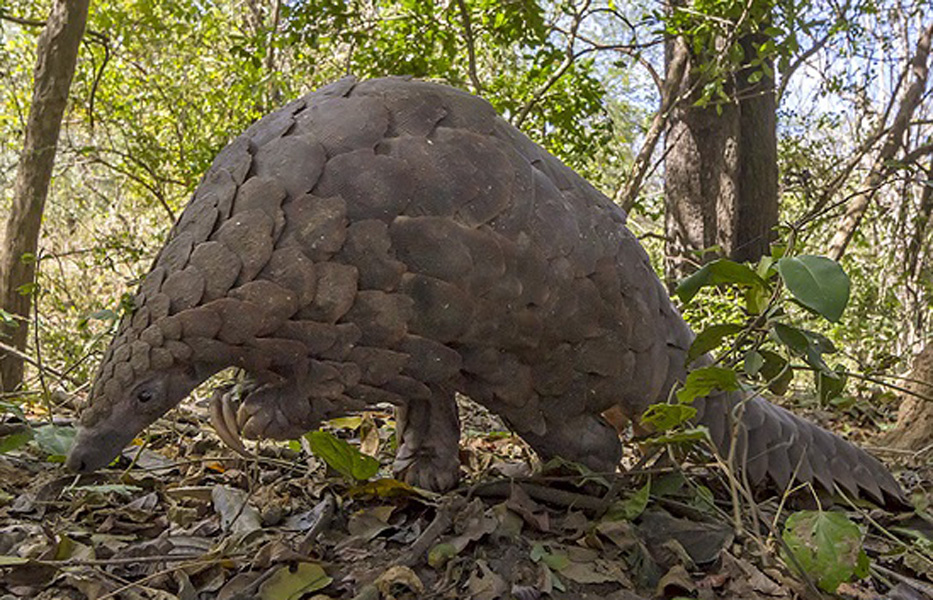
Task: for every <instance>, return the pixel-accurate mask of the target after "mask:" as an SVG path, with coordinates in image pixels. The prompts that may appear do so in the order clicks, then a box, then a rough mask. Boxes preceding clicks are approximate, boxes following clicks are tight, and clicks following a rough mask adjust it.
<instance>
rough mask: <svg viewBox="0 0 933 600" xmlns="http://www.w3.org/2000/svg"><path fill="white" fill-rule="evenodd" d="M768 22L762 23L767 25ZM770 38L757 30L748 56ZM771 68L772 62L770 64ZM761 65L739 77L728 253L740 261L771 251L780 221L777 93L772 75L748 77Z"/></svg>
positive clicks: (746, 45)
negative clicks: (736, 155)
mask: <svg viewBox="0 0 933 600" xmlns="http://www.w3.org/2000/svg"><path fill="white" fill-rule="evenodd" d="M764 26H765V25H762V27H764ZM767 39H768V36H766V35H764V34H754V35H748V36H745V37H744V38H743V39H742V42H741V43H742V48H743V49H744V50H745V59H746V60H750V59H751V58H753V57H754V56H755V55H756V48H757V47H759V46H760V45H761V44H763V43H764V42H766V41H767ZM769 66H770V63H769ZM758 70H760V67H758V68H749V67H746V68H743V69H741V70H740V71H739V72H738V74H737V77H736V88H737V89H736V96H737V97H738V101H739V173H738V186H737V187H738V189H739V194H738V196H737V198H736V204H735V206H734V207H732V212H733V215H734V216H733V218H732V219H731V221H730V222H729V225H730V227H731V231H730V234H729V235H728V236H726V237H727V238H728V239H729V243H728V244H727V245H725V246H724V248H725V250H726V252H728V254H729V257H730V258H732V259H733V260H739V261H754V260H758V258H759V257H761V256H762V255H764V254H767V253H769V252H770V246H771V242H772V241H773V240H774V227H775V225H777V222H778V166H777V160H778V159H777V97H776V93H775V89H774V85H775V84H774V79H773V77H769V76H767V75H763V76H762V77H761V79H759V80H758V81H749V78H750V77H752V75H753V74H754V73H755V72H756V71H758Z"/></svg>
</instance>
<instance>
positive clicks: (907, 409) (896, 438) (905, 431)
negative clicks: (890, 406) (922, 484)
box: [885, 344, 933, 451]
mask: <svg viewBox="0 0 933 600" xmlns="http://www.w3.org/2000/svg"><path fill="white" fill-rule="evenodd" d="M910 379H911V381H909V382H908V383H907V385H906V387H907V389H908V390H910V391H911V392H913V393H914V394H918V395H919V396H920V397H917V396H912V395H908V394H904V395H903V398H902V400H901V406H900V408H899V409H898V411H897V424H896V425H895V426H894V429H892V430H891V431H890V432H889V433H888V435H887V436H886V438H885V443H887V444H888V445H889V446H893V447H895V448H901V449H904V450H915V451H917V450H923V449H924V448H931V447H933V344H927V346H926V347H925V348H924V349H923V350H921V351H920V354H918V355H917V356H916V357H914V362H913V365H912V366H911V371H910Z"/></svg>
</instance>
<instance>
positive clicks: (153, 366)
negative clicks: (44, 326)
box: [67, 269, 216, 473]
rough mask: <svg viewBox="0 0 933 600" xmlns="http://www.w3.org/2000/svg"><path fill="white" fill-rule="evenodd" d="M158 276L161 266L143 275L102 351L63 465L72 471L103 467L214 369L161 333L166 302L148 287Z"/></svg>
mask: <svg viewBox="0 0 933 600" xmlns="http://www.w3.org/2000/svg"><path fill="white" fill-rule="evenodd" d="M162 277H163V273H162V269H155V270H154V271H152V272H151V273H150V274H149V275H148V276H147V278H146V280H145V281H144V283H143V286H142V287H141V291H140V293H139V294H138V295H137V296H136V298H135V300H134V302H135V305H136V308H135V309H134V311H133V312H132V314H128V315H127V316H126V317H124V319H123V321H122V322H121V324H120V328H119V330H118V332H117V335H116V337H115V338H114V339H113V341H112V342H111V344H110V348H109V350H108V351H107V353H106V354H105V355H104V359H103V361H102V362H101V364H100V367H99V369H98V372H97V377H96V378H95V382H94V386H93V388H92V391H91V393H90V395H89V396H88V403H87V405H86V406H85V408H84V410H83V412H82V414H81V422H80V426H79V428H78V435H77V437H76V439H75V443H74V445H73V446H72V449H71V452H70V453H69V455H68V461H67V466H68V467H69V468H70V469H72V470H74V471H78V472H82V473H87V472H91V471H94V470H96V469H99V468H101V467H104V466H106V465H107V464H108V463H109V462H110V461H111V460H113V459H114V458H115V457H116V456H117V454H119V452H120V450H122V449H123V447H124V446H125V445H126V444H127V443H129V442H130V440H132V439H133V437H135V436H136V435H137V434H138V433H139V432H141V431H142V430H143V429H145V428H146V427H148V426H149V425H151V424H152V423H153V422H154V421H155V420H156V419H158V418H159V417H160V416H162V415H164V414H165V413H167V412H168V411H169V410H171V409H172V408H173V407H175V406H176V405H177V404H178V403H179V402H181V400H182V399H184V398H185V397H186V396H187V395H188V394H189V393H190V392H191V391H192V390H193V389H194V388H195V387H197V386H198V384H200V383H201V382H202V381H203V380H204V379H206V378H207V377H209V376H210V375H211V374H212V372H214V371H215V370H216V369H213V368H212V369H208V368H206V367H205V366H204V365H200V364H199V363H198V362H196V361H193V360H191V356H190V354H191V352H190V350H189V349H188V348H187V347H186V346H183V345H181V344H179V343H178V342H177V341H174V340H172V339H171V338H170V337H168V336H166V335H165V334H164V332H163V330H164V329H166V327H165V325H164V324H162V321H164V320H165V319H169V318H171V317H170V316H169V315H168V312H169V310H168V304H169V303H168V302H167V300H166V299H165V298H164V297H162V296H164V294H161V293H158V292H152V291H151V288H153V286H152V284H151V283H150V282H151V281H152V280H161V278H162ZM147 284H148V285H147ZM147 288H150V289H148V290H147ZM147 291H148V295H147Z"/></svg>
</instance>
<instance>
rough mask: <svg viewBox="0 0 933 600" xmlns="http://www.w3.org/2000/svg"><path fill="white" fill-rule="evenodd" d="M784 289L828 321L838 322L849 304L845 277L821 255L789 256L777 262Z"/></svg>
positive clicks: (832, 261) (847, 283)
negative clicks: (785, 287)
mask: <svg viewBox="0 0 933 600" xmlns="http://www.w3.org/2000/svg"><path fill="white" fill-rule="evenodd" d="M777 270H778V272H779V273H780V274H781V279H782V280H783V282H784V285H785V286H787V290H788V291H789V292H790V293H791V294H793V296H794V298H795V299H797V300H798V301H799V302H800V303H801V304H802V305H804V306H805V307H807V308H809V309H810V310H812V311H814V312H815V313H817V314H819V315H821V316H822V317H824V318H826V319H828V320H829V321H832V322H833V323H835V322H837V321H839V319H840V318H841V317H842V311H843V310H845V307H846V304H847V303H848V302H849V287H850V283H849V276H848V275H846V273H845V271H843V270H842V267H840V266H839V263H837V262H836V261H834V260H830V259H828V258H826V257H824V256H810V255H801V256H792V257H788V258H782V259H780V260H779V261H777Z"/></svg>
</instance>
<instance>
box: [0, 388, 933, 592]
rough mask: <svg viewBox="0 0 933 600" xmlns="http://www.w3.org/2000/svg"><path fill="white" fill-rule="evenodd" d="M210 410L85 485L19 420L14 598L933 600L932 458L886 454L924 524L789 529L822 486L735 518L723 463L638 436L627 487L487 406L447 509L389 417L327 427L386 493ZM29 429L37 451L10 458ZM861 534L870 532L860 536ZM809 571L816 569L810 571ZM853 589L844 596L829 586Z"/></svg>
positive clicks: (860, 521) (867, 509)
mask: <svg viewBox="0 0 933 600" xmlns="http://www.w3.org/2000/svg"><path fill="white" fill-rule="evenodd" d="M206 412H207V410H206V407H205V406H204V404H203V402H202V403H198V402H191V401H189V402H187V403H185V404H183V405H182V407H180V408H179V409H178V410H176V411H175V412H174V413H173V415H174V420H173V421H171V422H169V421H167V420H163V421H160V422H159V423H157V424H156V425H155V426H153V427H152V428H150V431H149V432H148V438H147V439H146V440H145V442H144V443H143V445H142V446H140V447H137V448H135V449H132V450H128V451H125V452H124V456H123V457H122V458H121V459H120V461H118V463H117V464H115V465H112V466H111V468H110V469H109V470H107V471H105V472H101V473H99V474H95V475H93V476H85V477H82V478H77V477H75V476H74V475H72V474H69V473H67V472H66V471H65V470H64V468H63V467H62V465H61V456H60V455H56V451H55V447H56V444H58V445H60V446H62V447H63V448H64V447H65V446H66V445H67V440H66V439H64V438H67V437H68V432H69V431H71V429H70V427H68V426H64V427H59V426H55V427H51V426H50V427H46V428H42V427H38V428H35V429H31V430H30V431H31V433H30V434H29V435H28V436H26V435H24V433H23V430H22V429H21V426H19V427H20V430H19V433H17V430H16V428H17V424H16V423H9V422H8V423H6V424H4V426H5V427H6V428H7V429H6V430H4V431H2V432H0V452H3V453H2V454H0V600H6V599H8V598H37V599H71V598H93V599H98V600H103V599H106V598H127V599H135V598H166V599H167V598H180V599H182V600H194V599H202V598H203V599H206V598H217V599H220V600H233V599H245V598H263V599H276V600H277V599H288V598H294V599H298V598H315V599H317V600H323V599H325V598H355V599H360V600H362V599H367V600H377V599H379V598H383V599H387V600H391V599H398V600H403V599H408V598H473V599H476V600H494V599H496V598H506V599H508V598H515V599H517V600H534V599H537V598H555V599H565V598H566V599H578V598H579V599H586V598H593V599H596V598H606V599H610V600H638V599H640V598H728V599H743V600H756V599H769V600H773V599H780V598H798V597H801V598H817V597H841V598H847V599H854V600H867V599H875V598H885V599H891V600H917V599H921V600H922V599H923V598H928V599H933V508H931V507H933V459H931V456H930V454H929V453H927V454H926V456H922V455H919V456H918V455H885V456H883V458H885V459H890V458H891V457H892V456H895V457H897V460H896V461H893V462H892V461H891V460H888V463H889V464H890V465H891V466H892V469H893V470H894V471H895V473H896V474H897V475H898V477H899V479H900V480H901V481H902V483H903V484H904V486H905V489H907V490H908V493H909V494H911V496H912V501H913V503H914V504H915V506H916V507H917V510H915V511H914V512H902V513H892V512H887V511H884V510H881V509H878V508H873V507H871V506H869V505H867V504H862V503H860V502H859V503H857V504H854V505H853V504H846V503H845V502H844V501H838V500H837V502H836V508H835V509H829V508H828V507H827V506H826V505H825V504H824V505H823V506H822V508H820V512H809V513H799V515H798V516H797V517H792V519H794V518H796V519H797V520H798V523H799V522H804V521H806V522H807V523H811V524H814V525H813V526H812V527H809V528H800V527H797V528H796V529H793V530H792V528H790V527H789V526H788V527H787V529H785V528H784V522H785V519H786V518H787V517H788V515H790V514H792V513H794V512H795V511H796V510H797V508H796V507H794V504H795V503H796V502H798V501H800V500H801V499H802V502H803V503H804V504H807V503H809V504H811V505H812V504H814V500H812V499H811V495H810V494H808V493H803V494H802V495H801V496H800V497H799V498H798V500H795V501H790V502H783V503H782V502H781V500H780V499H779V498H778V499H762V500H760V501H758V502H756V503H754V504H752V503H751V502H749V501H747V500H745V499H740V506H739V508H738V509H734V508H733V506H734V504H733V502H732V501H731V500H730V498H731V497H733V493H731V492H730V488H729V486H728V485H726V484H725V483H724V481H725V478H724V477H723V475H722V470H721V469H718V468H715V467H712V466H707V465H684V464H679V465H675V464H674V463H673V462H672V461H671V460H667V459H664V460H660V461H658V460H655V461H652V462H646V461H645V460H644V458H642V454H641V452H640V451H639V448H638V447H637V446H636V445H635V444H629V445H628V446H627V449H626V459H625V462H626V464H627V466H628V467H629V471H628V472H625V473H623V474H611V475H610V474H593V473H584V474H581V473H580V471H579V470H578V469H576V468H575V467H574V466H573V465H566V464H565V465H544V466H542V465H540V464H538V463H537V462H536V459H535V457H534V455H533V453H532V452H531V451H530V450H529V449H528V448H527V447H526V446H525V445H524V444H523V443H522V442H521V440H519V439H518V438H517V437H515V436H513V435H511V434H510V433H509V432H508V431H507V430H506V429H505V428H504V427H503V425H502V423H501V422H499V421H498V420H497V419H496V418H495V417H492V416H490V415H489V414H488V413H486V412H485V411H483V410H482V409H480V408H478V407H477V406H475V405H473V404H471V403H468V402H464V403H462V406H461V418H462V420H463V427H462V429H463V432H464V434H463V439H462V440H461V463H462V484H461V487H459V488H458V489H456V490H454V491H452V492H450V493H447V494H444V495H437V494H431V493H427V492H424V491H420V490H416V489H413V488H411V487H408V486H406V485H404V484H400V483H398V482H396V481H394V480H392V479H389V477H390V468H391V456H392V448H393V447H394V433H393V432H394V428H393V423H392V415H391V413H390V412H372V413H366V414H363V415H359V416H357V417H352V418H348V419H342V420H339V421H337V422H332V423H331V424H330V426H329V428H328V429H329V431H330V432H331V433H333V434H334V435H335V436H336V437H337V438H339V439H344V440H348V441H350V442H351V446H350V448H351V450H349V451H347V452H349V454H345V455H343V457H342V458H340V457H338V459H339V460H343V461H344V462H343V464H344V465H345V467H346V465H348V464H349V465H351V466H350V467H346V468H344V469H343V470H344V471H348V470H352V468H353V467H352V464H354V461H357V462H358V461H359V457H360V455H359V454H357V450H356V448H360V449H361V450H362V451H363V452H364V453H366V454H368V455H372V456H374V457H376V458H377V459H378V460H379V463H380V465H381V466H380V468H379V472H378V473H377V475H376V476H374V477H372V478H370V479H369V480H368V481H365V482H360V481H355V482H354V481H352V480H351V479H352V478H347V477H345V476H342V475H340V474H339V473H337V472H336V471H334V470H333V469H332V468H329V467H328V466H327V465H326V464H325V463H324V461H323V460H321V459H320V458H319V457H318V456H316V455H315V454H313V453H311V452H310V451H309V442H308V440H303V441H302V442H300V443H291V444H281V445H271V444H265V445H263V446H261V447H260V448H258V449H257V454H258V458H256V459H254V460H246V459H243V458H240V457H238V456H236V455H235V454H234V453H233V452H232V451H231V450H229V449H228V448H226V447H225V446H223V445H222V444H221V443H220V441H219V439H218V438H217V437H216V436H215V435H214V433H213V431H212V430H211V429H210V428H209V427H207V426H206V425H204V424H205V423H207V418H206ZM854 415H857V413H855V412H854V411H851V410H850V411H848V413H847V414H846V415H845V416H840V415H838V414H836V413H834V414H832V415H829V414H828V413H823V412H820V411H815V412H814V411H811V412H810V413H809V414H808V417H809V418H813V419H816V420H817V421H818V422H820V424H821V425H823V426H829V427H831V428H833V429H835V430H837V431H839V430H841V429H843V428H844V429H845V433H846V435H847V437H849V438H850V439H852V440H854V441H856V442H860V443H862V444H864V445H867V446H870V445H871V444H870V443H869V442H868V441H867V440H868V438H867V435H866V434H865V431H863V427H861V425H867V426H865V427H864V430H870V429H872V428H873V424H871V423H867V424H866V423H864V419H860V418H859V417H858V416H854ZM24 417H25V418H26V419H27V420H28V419H29V418H30V417H35V415H24ZM860 421H861V422H860ZM10 432H13V433H10ZM3 433H7V434H8V435H6V437H2V434H3ZM17 435H20V437H21V439H22V440H25V439H26V438H27V437H29V438H31V439H32V441H31V442H29V443H26V444H23V445H21V446H19V447H18V448H15V449H11V448H12V446H15V445H16V444H13V443H11V442H10V440H13V439H16V436H17ZM4 443H6V444H7V445H4ZM660 454H661V455H662V459H663V458H664V455H669V454H670V453H669V452H661V453H660ZM50 455H51V456H50ZM339 460H338V461H337V462H339ZM332 464H333V463H332ZM646 465H648V466H646ZM840 506H842V507H844V508H840ZM809 508H814V507H813V506H810V507H809ZM822 511H825V512H822ZM837 511H838V512H837ZM833 515H842V516H844V517H847V518H848V520H846V519H845V518H843V519H841V520H840V519H837V518H836V517H834V516H833ZM828 516H829V517H832V518H826V517H828ZM814 519H815V520H814ZM846 523H855V524H856V525H857V528H856V529H855V530H854V531H855V532H856V539H855V541H854V543H853V540H852V539H851V538H847V537H846V535H847V533H851V532H849V531H848V530H847V529H846V527H847V525H846ZM819 524H822V526H818V525H819ZM782 532H783V535H782ZM801 532H804V533H801ZM806 532H809V534H808V533H806ZM810 534H812V535H810ZM801 536H803V537H804V538H806V539H801ZM808 536H809V537H808ZM788 544H790V545H794V546H795V547H796V548H797V552H794V553H792V554H793V557H794V558H792V557H791V554H789V552H788V551H789V546H788ZM801 547H802V548H803V550H804V554H803V555H800V554H799V552H800V551H801ZM807 550H809V551H810V554H806V551H807ZM863 552H864V554H863ZM801 556H802V557H803V558H801ZM860 557H867V559H868V560H869V561H870V567H868V568H867V569H866V568H865V567H866V566H867V564H866V561H865V558H860ZM801 560H802V561H803V562H804V563H807V564H803V565H801V566H803V567H805V570H806V571H807V574H806V575H800V574H799V573H797V572H795V570H796V568H795V563H801ZM866 571H867V573H868V575H867V576H864V577H861V578H859V577H858V575H862V574H864V573H865V572H866ZM853 572H854V573H856V575H854V576H853ZM839 582H842V583H839ZM837 583H839V585H838V587H837V588H836V592H835V594H836V596H832V595H828V594H826V593H825V592H823V591H820V588H823V589H831V588H833V587H835V585H836V584H837Z"/></svg>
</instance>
